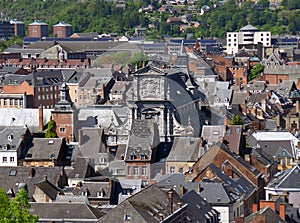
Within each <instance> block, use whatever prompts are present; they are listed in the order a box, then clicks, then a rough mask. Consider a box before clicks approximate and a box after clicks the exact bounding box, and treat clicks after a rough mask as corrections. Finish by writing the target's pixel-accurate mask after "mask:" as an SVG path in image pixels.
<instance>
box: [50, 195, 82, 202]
mask: <svg viewBox="0 0 300 223" xmlns="http://www.w3.org/2000/svg"><path fill="white" fill-rule="evenodd" d="M54 202H59V203H87V202H88V199H87V197H86V196H85V195H59V194H58V195H57V196H56V199H55V201H54Z"/></svg>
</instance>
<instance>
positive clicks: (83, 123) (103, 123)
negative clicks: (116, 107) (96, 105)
mask: <svg viewBox="0 0 300 223" xmlns="http://www.w3.org/2000/svg"><path fill="white" fill-rule="evenodd" d="M111 119H112V120H113V122H114V124H115V125H116V126H119V125H120V120H119V118H118V116H117V115H116V114H115V112H114V111H113V110H111V109H93V108H91V109H89V108H82V109H79V111H78V121H79V128H82V127H95V126H100V127H106V128H108V127H109V126H110V124H111Z"/></svg>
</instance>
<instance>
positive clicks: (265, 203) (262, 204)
mask: <svg viewBox="0 0 300 223" xmlns="http://www.w3.org/2000/svg"><path fill="white" fill-rule="evenodd" d="M259 206H260V208H261V209H262V208H265V207H267V206H269V207H270V208H272V210H273V211H276V203H275V201H263V200H260V201H259Z"/></svg>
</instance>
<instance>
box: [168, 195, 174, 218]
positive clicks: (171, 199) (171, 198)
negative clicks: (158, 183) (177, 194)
mask: <svg viewBox="0 0 300 223" xmlns="http://www.w3.org/2000/svg"><path fill="white" fill-rule="evenodd" d="M168 196H169V212H170V214H173V191H172V190H170V191H168Z"/></svg>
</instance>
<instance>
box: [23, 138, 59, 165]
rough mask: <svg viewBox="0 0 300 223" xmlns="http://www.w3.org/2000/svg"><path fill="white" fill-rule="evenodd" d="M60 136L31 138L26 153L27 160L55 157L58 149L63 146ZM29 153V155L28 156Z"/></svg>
mask: <svg viewBox="0 0 300 223" xmlns="http://www.w3.org/2000/svg"><path fill="white" fill-rule="evenodd" d="M63 141H64V139H62V138H59V139H58V138H52V139H46V138H33V139H32V144H31V146H32V147H30V148H28V149H29V150H28V152H27V155H26V159H29V160H51V159H57V158H58V155H59V152H60V149H61V147H62V146H63ZM29 154H30V156H29Z"/></svg>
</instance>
